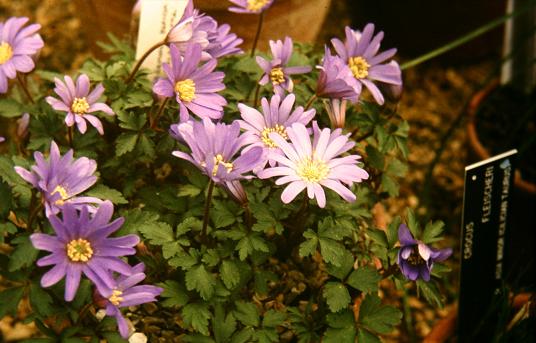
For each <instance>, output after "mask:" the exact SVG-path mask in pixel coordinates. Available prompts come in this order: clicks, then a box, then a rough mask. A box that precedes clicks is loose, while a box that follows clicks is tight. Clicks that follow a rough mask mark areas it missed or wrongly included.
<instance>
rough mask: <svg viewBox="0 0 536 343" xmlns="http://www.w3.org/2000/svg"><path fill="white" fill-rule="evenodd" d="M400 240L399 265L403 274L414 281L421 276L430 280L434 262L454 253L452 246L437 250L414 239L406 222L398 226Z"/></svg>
mask: <svg viewBox="0 0 536 343" xmlns="http://www.w3.org/2000/svg"><path fill="white" fill-rule="evenodd" d="M398 240H399V241H400V250H399V251H398V265H399V266H400V270H401V271H402V274H404V276H405V277H406V278H407V279H410V280H413V281H415V280H417V279H418V278H419V277H420V278H422V279H423V280H424V281H430V273H431V272H432V268H433V266H434V263H435V262H441V261H444V260H446V259H447V258H448V257H449V256H450V255H451V254H452V249H450V248H446V249H440V250H435V249H432V248H430V247H429V246H427V245H426V244H424V243H423V242H421V241H418V240H416V239H414V238H413V236H412V235H411V232H410V231H409V229H408V227H407V226H406V224H400V226H399V227H398Z"/></svg>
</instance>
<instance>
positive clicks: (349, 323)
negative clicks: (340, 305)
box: [322, 310, 361, 343]
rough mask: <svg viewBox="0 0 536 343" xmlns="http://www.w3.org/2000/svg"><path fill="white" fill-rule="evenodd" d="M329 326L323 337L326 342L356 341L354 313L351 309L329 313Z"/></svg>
mask: <svg viewBox="0 0 536 343" xmlns="http://www.w3.org/2000/svg"><path fill="white" fill-rule="evenodd" d="M326 320H327V322H328V325H329V328H328V329H327V330H326V333H325V335H324V337H323V340H322V342H324V343H355V331H356V330H355V323H354V315H353V314H352V312H351V311H349V310H344V311H341V312H339V313H329V314H328V315H327V316H326ZM360 343H361V342H360Z"/></svg>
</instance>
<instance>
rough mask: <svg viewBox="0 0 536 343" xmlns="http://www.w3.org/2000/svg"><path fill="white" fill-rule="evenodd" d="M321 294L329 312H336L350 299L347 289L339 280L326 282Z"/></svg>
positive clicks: (346, 304)
mask: <svg viewBox="0 0 536 343" xmlns="http://www.w3.org/2000/svg"><path fill="white" fill-rule="evenodd" d="M322 295H323V296H324V298H325V299H326V301H327V303H328V306H329V309H330V310H331V312H338V311H340V310H342V309H344V308H345V307H346V306H348V304H349V303H350V301H351V300H352V299H351V298H350V293H348V289H346V287H345V286H344V285H343V284H342V283H340V282H328V283H326V285H325V286H324V291H323V292H322Z"/></svg>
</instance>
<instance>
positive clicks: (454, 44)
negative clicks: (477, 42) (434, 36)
mask: <svg viewBox="0 0 536 343" xmlns="http://www.w3.org/2000/svg"><path fill="white" fill-rule="evenodd" d="M534 5H535V3H534V2H533V1H529V5H528V6H525V7H522V8H520V9H519V10H517V11H514V12H512V13H508V14H506V15H504V16H502V17H499V18H497V19H495V20H492V21H490V22H489V23H487V24H485V25H482V26H480V27H479V28H477V29H476V30H474V31H471V32H469V33H468V34H466V35H464V36H462V37H460V38H458V39H455V40H453V41H451V42H448V43H447V44H445V45H443V46H441V47H439V48H437V49H435V50H432V51H430V52H428V53H426V54H424V55H421V56H419V57H417V58H415V59H413V60H411V61H408V62H406V63H404V64H402V65H401V66H400V68H401V69H402V70H404V69H408V68H411V67H415V66H416V65H419V64H421V63H423V62H426V61H428V60H430V59H432V58H434V57H437V56H439V55H441V54H444V53H445V52H448V51H450V50H452V49H454V48H457V47H458V46H460V45H462V44H465V43H467V42H469V41H471V40H473V39H475V38H477V37H478V36H481V35H483V34H484V33H486V32H488V31H490V30H492V29H494V28H495V27H497V26H499V25H501V24H503V23H504V22H505V21H507V20H508V19H510V18H513V17H516V16H518V15H520V14H522V13H524V12H526V11H527V10H529V9H531V8H533V7H534Z"/></svg>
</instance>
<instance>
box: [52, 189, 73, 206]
mask: <svg viewBox="0 0 536 343" xmlns="http://www.w3.org/2000/svg"><path fill="white" fill-rule="evenodd" d="M56 193H60V196H61V199H58V200H56V202H54V203H55V204H56V205H60V206H61V205H63V203H64V202H65V200H67V199H69V194H67V190H66V189H65V188H63V187H62V186H56V188H54V191H52V194H51V195H54V194H56Z"/></svg>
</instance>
